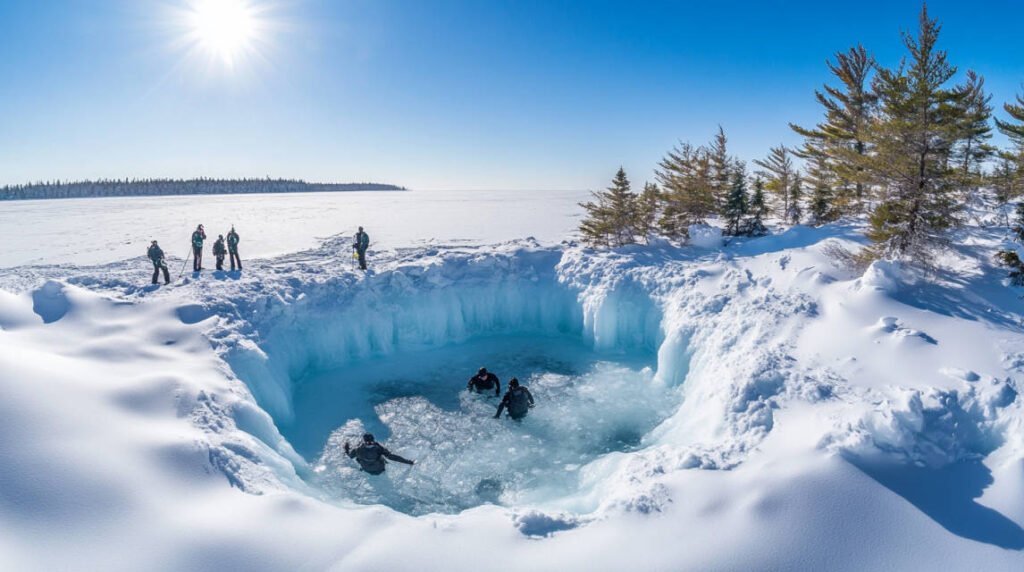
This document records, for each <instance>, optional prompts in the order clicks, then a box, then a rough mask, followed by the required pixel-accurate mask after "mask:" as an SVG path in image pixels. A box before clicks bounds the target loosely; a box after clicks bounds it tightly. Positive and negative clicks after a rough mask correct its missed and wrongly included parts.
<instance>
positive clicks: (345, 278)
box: [0, 226, 1024, 570]
mask: <svg viewBox="0 0 1024 572" xmlns="http://www.w3.org/2000/svg"><path fill="white" fill-rule="evenodd" d="M963 233H964V239H965V240H964V241H963V243H964V244H968V243H970V244H971V245H972V246H971V247H970V248H966V247H965V248H964V249H961V250H959V251H956V252H954V253H953V255H952V256H953V257H954V259H955V260H956V264H953V265H952V266H951V267H952V268H953V269H954V270H951V271H950V272H949V273H948V274H947V275H946V276H945V278H947V279H950V280H946V281H944V282H943V281H939V280H936V281H933V282H929V283H924V282H922V281H920V280H917V279H915V277H914V274H913V272H911V271H910V270H908V269H901V268H899V267H898V266H895V265H887V264H876V265H874V266H872V267H871V268H870V269H869V270H868V272H866V273H865V274H864V275H863V276H857V275H855V274H854V273H852V272H851V271H848V270H844V269H841V268H837V267H836V266H835V265H834V264H833V262H832V261H831V260H830V259H829V257H828V255H827V253H826V252H825V251H826V246H827V245H828V244H830V243H831V242H833V241H838V242H840V243H842V244H846V245H848V246H853V245H855V244H856V241H857V238H856V237H857V234H856V229H855V228H852V227H846V226H827V227H824V228H821V229H809V228H805V227H796V228H794V229H791V230H789V231H787V232H786V233H783V234H781V235H777V236H771V237H766V238H761V239H749V240H743V241H739V242H736V243H733V244H730V245H729V246H728V247H725V248H707V249H692V248H688V249H677V248H674V247H671V246H669V245H654V246H634V247H626V248H623V249H620V250H617V251H611V252H608V251H605V252H595V251H591V250H587V249H583V248H580V247H578V246H575V245H572V244H566V243H563V244H561V245H543V244H539V243H537V242H536V241H531V240H521V241H512V242H506V243H502V244H498V245H490V246H442V245H437V246H427V247H414V248H402V249H396V250H392V251H388V252H382V253H377V255H376V256H375V257H374V258H373V262H374V268H375V270H374V273H373V274H371V275H369V276H362V275H360V274H357V273H356V272H354V271H352V270H351V269H350V264H351V262H350V261H349V260H348V258H347V254H348V251H347V249H346V248H344V246H345V244H344V240H345V239H344V238H338V239H334V240H329V241H327V242H326V243H324V244H323V245H322V246H321V247H320V248H317V249H314V250H310V251H304V252H301V253H296V254H290V255H284V256H279V257H276V258H269V259H263V260H256V261H253V262H252V263H250V264H248V265H247V266H246V272H245V273H244V274H242V275H241V276H235V275H231V274H226V273H225V274H219V275H218V274H213V273H209V274H204V275H203V276H202V277H201V278H199V279H188V280H186V281H185V282H184V283H182V284H180V285H176V286H173V287H170V288H151V287H148V286H140V285H139V284H140V282H142V281H143V280H144V279H145V276H143V274H144V273H143V272H142V271H140V269H139V262H138V261H126V262H122V263H114V264H108V265H102V266H98V267H83V268H73V267H66V266H58V267H22V268H17V269H14V270H12V271H10V272H5V273H4V275H3V276H0V328H2V329H0V342H2V343H0V380H2V381H0V392H2V399H0V418H2V419H4V422H3V427H2V429H3V432H4V434H5V435H6V437H5V439H4V440H3V443H2V444H0V448H2V451H0V453H2V455H3V458H5V459H7V460H8V462H7V463H6V464H5V466H4V468H2V469H0V490H2V491H4V492H3V493H0V495H2V498H3V499H4V502H3V503H2V504H0V527H2V528H3V529H4V530H5V532H9V533H10V534H4V535H3V540H0V547H2V548H3V549H4V550H3V553H4V554H6V556H4V557H2V558H3V559H4V560H6V561H7V562H6V563H5V564H6V566H5V567H6V568H10V569H37V568H52V567H58V566H65V567H67V566H70V567H72V568H79V567H82V568H104V569H140V568H146V569H183V568H190V569H215V568H231V569H237V568H247V569H328V568H332V567H333V568H335V569H344V570H349V569H359V570H362V569H365V570H370V569H381V568H387V567H393V568H396V569H422V568H428V569H430V568H432V567H440V568H444V569H449V570H461V569H471V568H481V567H482V568H485V569H495V568H497V569H509V568H517V569H523V568H527V569H553V568H557V569H559V570H575V569H580V570H583V569H586V570H593V569H608V570H615V569H623V568H628V567H630V566H634V565H635V562H636V554H637V553H638V552H641V553H643V554H644V560H643V561H644V562H645V565H647V566H649V567H650V568H652V569H683V568H715V569H797V568H799V569H808V568H819V569H820V568H827V569H865V568H893V569H906V568H928V567H938V566H940V565H941V566H944V567H946V568H953V569H969V568H976V567H979V566H981V567H984V568H987V569H1007V570H1009V569H1016V568H1019V567H1020V565H1021V564H1024V553H1022V552H1021V550H1022V549H1024V530H1022V528H1021V526H1022V524H1024V508H1022V507H1024V502H1022V499H1024V412H1022V411H1021V407H1022V405H1021V401H1020V399H1018V397H1017V392H1018V391H1019V390H1020V383H1021V376H1022V372H1024V353H1022V352H1024V350H1022V349H1021V348H1024V335H1022V334H1021V331H1020V324H1021V311H1020V306H1019V302H1016V301H1015V298H1014V294H1013V293H1012V292H1009V291H1008V290H1006V289H1005V288H1002V286H1001V285H1000V284H999V276H998V273H999V270H998V269H995V268H993V267H992V266H991V263H990V257H989V258H986V257H985V256H984V255H978V254H975V253H974V250H972V249H975V250H977V249H979V248H980V249H981V251H982V252H983V254H985V253H987V249H992V248H994V245H995V244H996V243H998V236H997V233H996V232H995V231H991V230H987V229H984V228H977V227H971V228H967V229H965V230H964V231H963ZM968 239H969V240H968ZM979 245H981V246H980V247H979ZM952 278H956V279H957V280H960V281H962V282H959V283H958V282H956V281H954V280H952ZM140 279H141V280H140ZM964 282H969V283H970V288H969V289H968V288H966V287H965V286H964ZM984 307H988V308H991V310H990V311H982V310H981V308H984ZM551 332H556V333H560V334H566V335H572V336H576V337H578V338H579V339H581V340H582V341H583V342H584V343H586V344H589V345H590V346H591V347H592V348H593V349H594V350H595V351H597V352H607V353H609V354H616V353H623V352H625V353H629V352H636V351H644V352H650V353H651V355H652V356H654V358H653V359H654V361H655V363H656V368H655V377H654V382H655V383H661V384H666V385H667V386H670V387H675V388H678V390H679V391H680V392H681V394H682V402H681V405H680V406H679V408H678V409H677V410H676V411H675V412H674V413H673V414H671V415H670V416H669V417H668V418H667V419H665V420H664V421H663V422H661V423H660V424H659V425H658V426H657V427H656V428H655V429H654V430H653V431H651V432H650V433H649V434H648V435H646V436H644V439H643V442H642V445H643V446H642V447H641V448H640V449H638V450H636V451H633V452H628V453H613V454H609V455H606V456H604V457H602V458H600V459H598V460H596V461H594V462H593V463H591V464H589V465H587V466H586V467H584V468H582V469H581V471H580V475H581V484H580V487H579V490H578V493H577V495H578V496H579V497H580V498H583V497H586V498H589V499H590V500H591V501H592V502H587V503H583V504H584V505H587V506H591V507H594V508H593V509H592V510H587V511H584V512H578V511H572V510H568V509H567V508H566V507H568V506H579V505H580V503H579V502H577V501H579V498H576V499H571V500H572V501H573V502H568V501H567V499H558V500H556V501H552V502H550V503H546V504H544V503H542V504H541V505H538V506H533V505H531V506H507V507H501V506H493V505H485V506H480V507H477V508H473V509H470V510H467V511H465V512H462V513H460V514H457V515H438V514H433V515H426V516H421V517H416V518H413V517H410V516H407V515H403V514H401V513H398V512H395V511H393V510H390V509H386V508H383V507H367V506H358V505H353V504H352V503H351V502H346V501H345V500H344V499H336V498H329V497H328V496H327V495H325V494H324V493H323V491H319V490H316V488H315V487H314V486H311V485H310V484H309V483H308V482H307V481H308V478H307V477H308V475H309V471H310V470H311V467H310V466H309V465H308V463H307V461H306V460H304V459H302V458H301V457H300V456H299V455H298V454H297V453H295V451H294V450H293V449H292V447H291V446H290V445H289V444H288V442H287V441H286V440H285V439H284V437H283V436H282V435H281V433H280V432H279V431H278V430H277V428H276V426H275V419H277V420H285V419H287V418H288V416H289V415H290V414H291V413H292V411H291V404H290V399H291V391H292V388H291V387H290V385H289V384H290V383H291V381H290V380H292V379H293V378H295V377H296V373H297V372H300V371H303V370H305V369H308V368H310V367H313V368H328V367H343V366H345V365H346V364H350V363H356V362H359V361H361V360H366V359H370V358H373V357H374V356H385V355H401V354H402V352H405V351H411V350H413V349H423V348H428V349H429V348H441V347H444V346H445V345H446V344H452V343H458V342H463V341H466V340H470V339H473V338H474V337H478V336H482V335H502V334H511V333H515V334H530V333H537V334H542V333H551ZM713 469H727V470H713ZM908 483H909V484H908ZM982 493H984V494H982ZM940 500H942V501H944V502H939V501H940ZM865 523H871V524H872V526H866V524H865ZM965 523H966V524H965ZM547 533H553V534H551V535H550V536H546V535H547ZM133 546H138V547H145V548H139V549H135V548H133ZM496 559H497V560H496Z"/></svg>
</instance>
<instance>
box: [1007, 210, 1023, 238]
mask: <svg viewBox="0 0 1024 572" xmlns="http://www.w3.org/2000/svg"><path fill="white" fill-rule="evenodd" d="M1014 217H1015V218H1014V220H1013V226H1011V227H1010V231H1011V232H1012V233H1013V235H1014V240H1016V241H1017V242H1024V201H1021V202H1019V203H1017V209H1016V210H1015V211H1014Z"/></svg>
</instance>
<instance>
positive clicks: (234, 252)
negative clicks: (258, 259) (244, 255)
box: [192, 225, 242, 272]
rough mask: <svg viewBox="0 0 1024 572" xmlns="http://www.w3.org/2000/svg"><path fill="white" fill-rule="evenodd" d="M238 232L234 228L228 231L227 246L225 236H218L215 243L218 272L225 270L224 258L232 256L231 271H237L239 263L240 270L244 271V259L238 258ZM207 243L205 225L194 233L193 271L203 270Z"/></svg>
mask: <svg viewBox="0 0 1024 572" xmlns="http://www.w3.org/2000/svg"><path fill="white" fill-rule="evenodd" d="M239 239H240V238H239V236H238V232H237V231H235V227H234V226H232V227H231V230H229V231H228V237H227V243H226V246H225V240H224V235H223V234H220V235H217V240H216V241H214V243H213V256H214V258H216V259H217V270H224V256H225V255H228V254H230V255H231V271H232V272H234V271H235V263H236V262H237V263H238V270H239V272H241V270H242V259H241V258H239V256H238V241H239ZM205 241H206V230H204V229H203V225H199V226H198V227H196V229H195V231H193V232H192V270H193V271H194V272H199V271H200V270H202V269H203V243H204V242H205Z"/></svg>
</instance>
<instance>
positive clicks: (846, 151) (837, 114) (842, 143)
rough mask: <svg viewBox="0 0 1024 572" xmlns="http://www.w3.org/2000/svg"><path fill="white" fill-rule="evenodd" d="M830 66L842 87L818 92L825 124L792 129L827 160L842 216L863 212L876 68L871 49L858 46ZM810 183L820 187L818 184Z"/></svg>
mask: <svg viewBox="0 0 1024 572" xmlns="http://www.w3.org/2000/svg"><path fill="white" fill-rule="evenodd" d="M827 65H828V69H829V71H831V72H832V74H833V75H834V76H836V78H837V79H838V80H839V82H840V86H839V87H833V86H830V85H825V86H824V91H823V92H822V91H816V92H815V96H816V98H817V99H818V102H819V103H821V105H822V107H824V108H825V120H824V121H823V122H822V123H819V124H818V125H817V126H815V128H814V129H806V128H803V127H800V126H799V125H794V124H792V123H790V128H792V129H793V130H794V131H796V132H797V133H799V134H800V135H803V136H804V137H805V138H806V139H807V143H808V144H810V146H811V147H812V148H814V149H817V150H818V151H819V152H821V153H822V154H823V155H824V157H825V158H826V159H827V164H828V166H829V169H830V170H831V171H832V174H833V175H834V178H835V181H836V183H837V184H838V192H837V197H836V208H837V209H838V210H840V211H842V212H855V211H860V210H861V209H862V208H863V205H864V201H865V199H866V198H867V188H868V181H869V179H868V177H867V174H866V173H865V171H864V164H863V163H864V159H865V157H867V156H868V155H869V153H870V141H869V136H868V130H869V127H870V124H871V121H872V117H873V114H874V110H875V108H876V106H877V103H878V97H877V96H876V95H875V93H874V92H873V91H872V90H871V88H870V85H869V78H870V76H871V71H872V70H873V69H874V68H875V66H876V64H875V61H874V59H873V58H872V57H871V56H870V55H869V54H868V52H867V50H865V49H864V48H863V47H862V46H856V47H853V48H850V49H849V50H848V51H846V52H839V53H837V54H836V55H835V62H834V63H833V62H831V61H830V62H827ZM812 184H813V185H814V188H816V187H817V181H815V182H814V183H812Z"/></svg>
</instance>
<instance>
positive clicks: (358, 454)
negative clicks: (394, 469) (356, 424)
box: [345, 433, 415, 475]
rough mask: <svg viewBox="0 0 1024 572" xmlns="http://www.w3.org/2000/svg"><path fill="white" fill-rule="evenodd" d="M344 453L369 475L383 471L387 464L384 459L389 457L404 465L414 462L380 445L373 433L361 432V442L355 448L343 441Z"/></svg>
mask: <svg viewBox="0 0 1024 572" xmlns="http://www.w3.org/2000/svg"><path fill="white" fill-rule="evenodd" d="M345 454H346V455H348V456H349V458H350V459H355V460H356V462H357V463H359V468H360V469H362V470H364V471H366V472H367V473H370V474H371V475H379V474H381V473H383V472H384V469H385V467H386V466H387V464H388V463H387V461H385V459H391V460H392V461H394V462H396V463H405V464H406V465H413V464H415V462H414V461H410V460H409V459H406V458H405V457H399V456H398V455H396V454H394V453H392V452H391V451H388V450H387V448H386V447H384V445H381V444H380V443H378V442H377V441H375V440H374V439H373V434H371V433H365V434H363V442H362V443H360V444H359V445H357V446H356V448H355V449H353V448H352V447H350V446H349V444H348V442H347V441H346V442H345Z"/></svg>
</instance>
